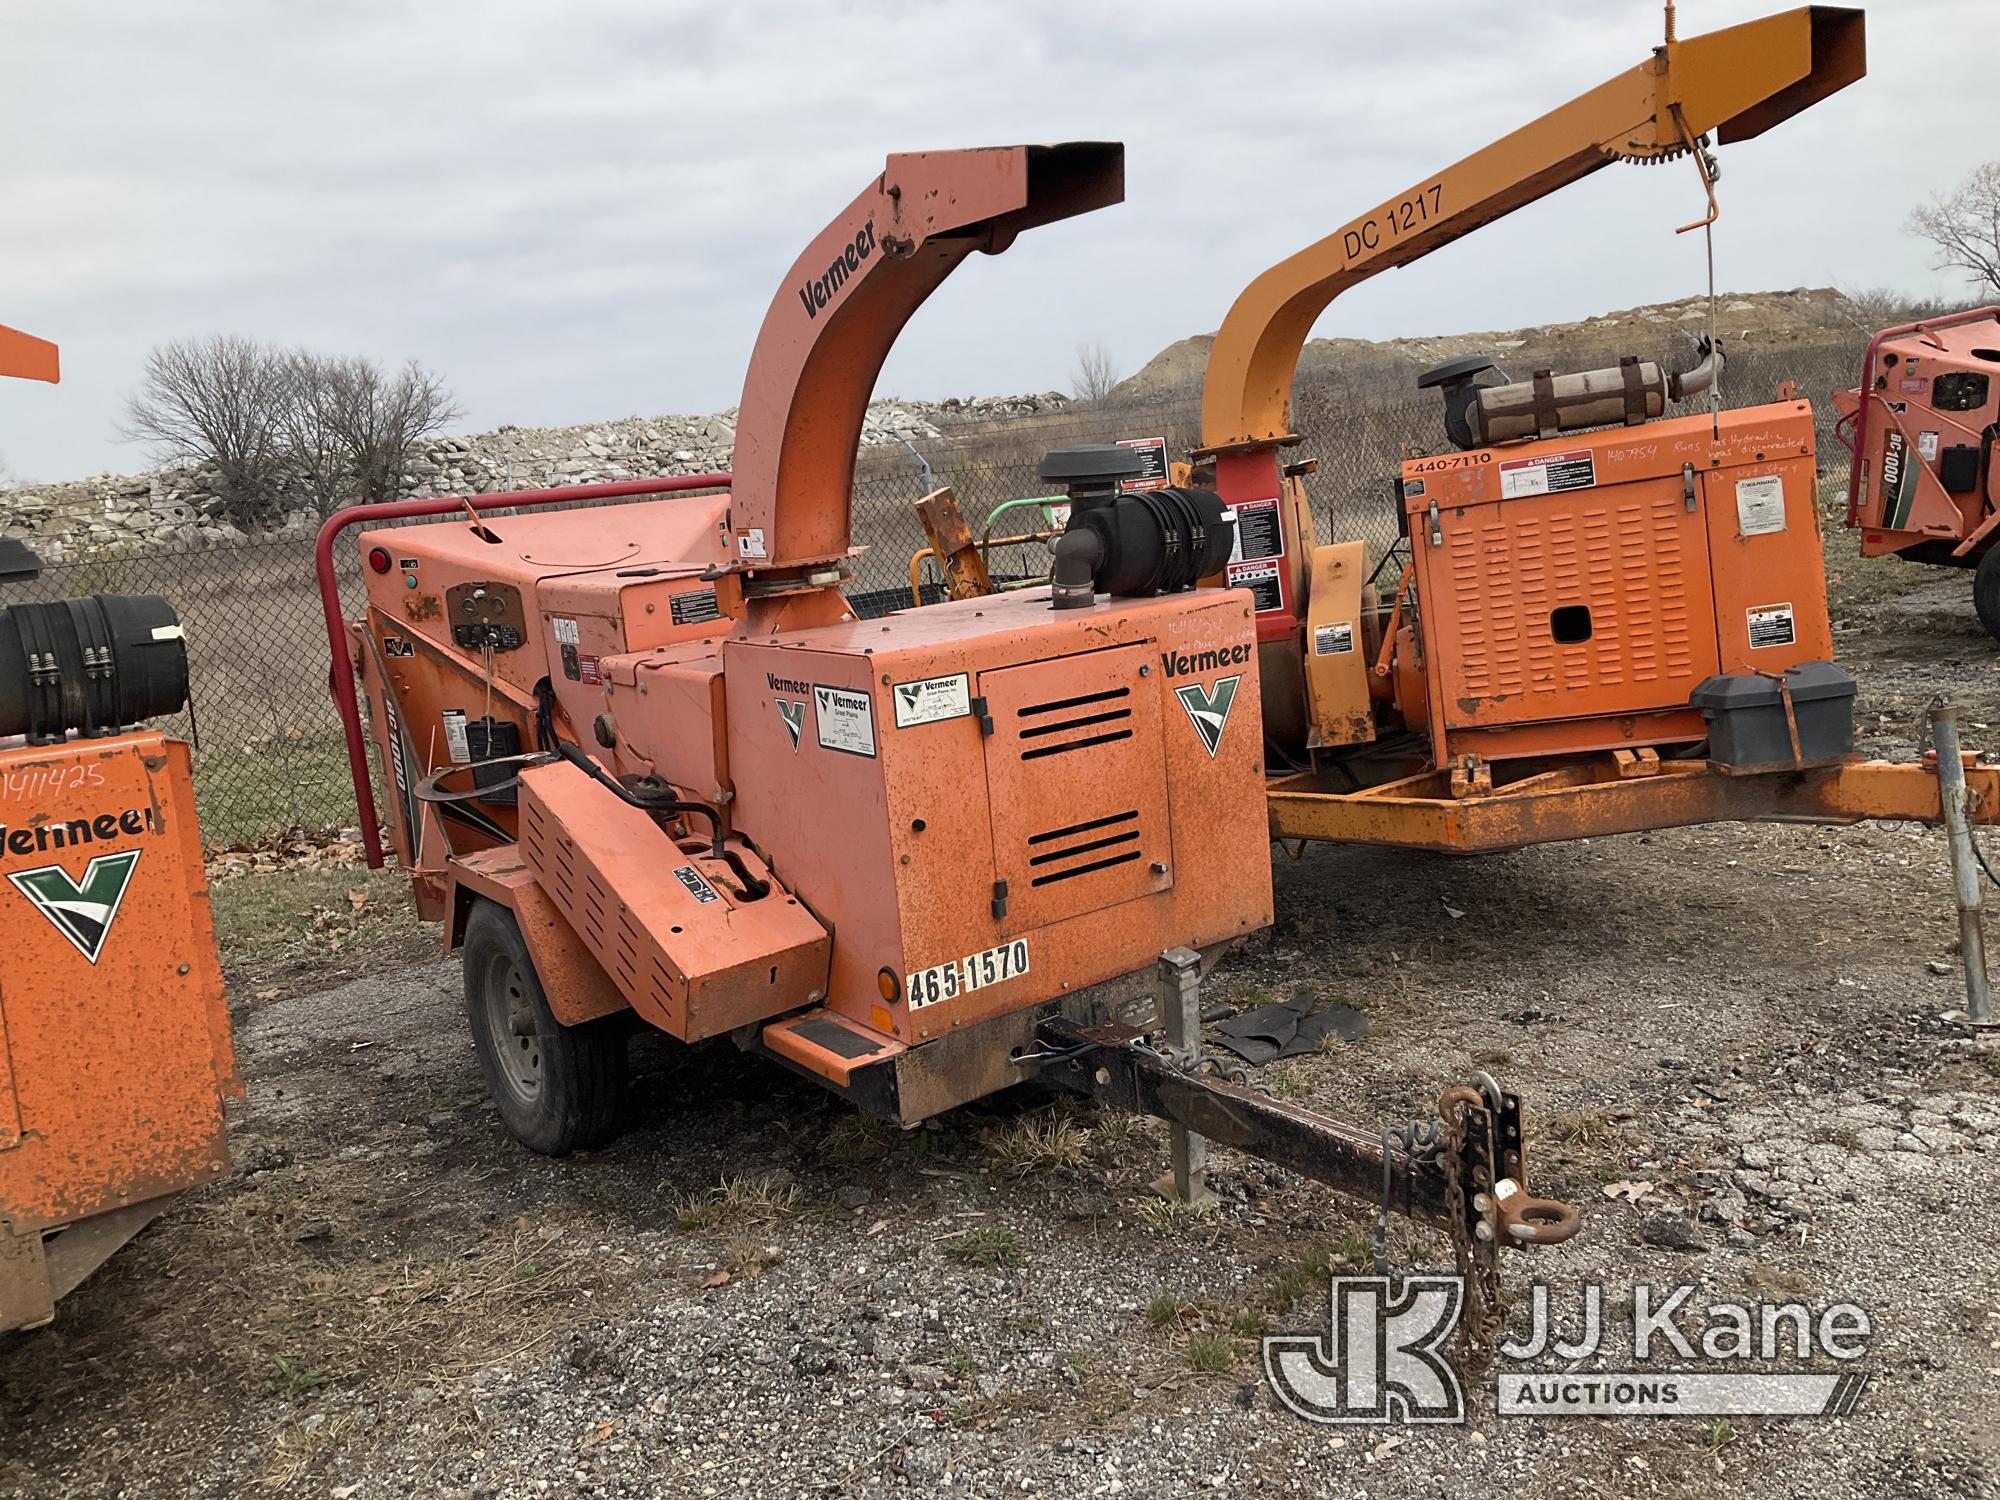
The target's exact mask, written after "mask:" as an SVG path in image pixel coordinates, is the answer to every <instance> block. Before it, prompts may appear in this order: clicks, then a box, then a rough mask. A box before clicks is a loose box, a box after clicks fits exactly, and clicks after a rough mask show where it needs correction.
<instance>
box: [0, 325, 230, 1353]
mask: <svg viewBox="0 0 2000 1500" xmlns="http://www.w3.org/2000/svg"><path fill="white" fill-rule="evenodd" d="M57 374H58V369H57V357H56V349H55V346H54V345H53V344H49V343H46V342H44V341H42V340H40V339H35V338H32V337H30V336H29V335H26V334H21V333H16V332H15V331H14V330H12V329H7V328H0V375H18V376H23V377H25V378H29V379H36V380H48V381H54V380H55V379H56V378H57ZM38 571H39V564H38V563H37V562H36V560H35V558H34V555H33V554H32V553H31V552H29V551H28V549H27V548H26V547H24V546H22V545H21V543H19V542H18V541H0V588H4V586H5V585H7V584H12V583H19V582H24V581H26V580H28V579H31V578H33V577H34V576H35V575H36V573H37V572H38ZM186 700H187V652H186V646H185V644H184V642H183V641H182V638H181V627H180V622H179V620H178V619H177V618H176V616H175V614H174V610H173V607H172V606H171V605H169V604H168V603H167V601H166V600H164V599H161V598H158V597H155V596H150V595H148V596H138V597H117V596H111V595H103V594H96V595H92V596H90V597H89V598H83V599H66V600H62V601H60V602H57V603H52V604H22V603H17V604H11V605H8V606H7V607H6V608H4V609H0V876H4V877H5V885H4V887H0V894H4V898H5V899H6V900H7V901H9V902H11V903H13V904H12V905H11V906H10V907H9V909H8V916H7V939H8V941H7V957H6V960H5V962H4V963H0V1330H5V1329H13V1328H27V1327H33V1326H35V1325H37V1324H40V1323H45V1322H47V1321H48V1320H49V1319H50V1318H51V1317H53V1316H54V1313H55V1301H56V1299H57V1298H59V1297H61V1296H63V1295H64V1294H65V1293H67V1292H68V1291H69V1290H71V1288H73V1287H75V1286H76V1285H77V1284H78V1283H79V1282H80V1281H82V1280H83V1278H84V1277H85V1276H87V1275H88V1274H89V1273H90V1272H91V1271H93V1270H94V1269H96V1268H97V1267H98V1266H99V1265H101V1264H102V1263H103V1262H104V1260H105V1259H106V1258H108V1257H109V1256H110V1255H111V1254H112V1252H113V1251H115V1250H116V1249H117V1248H118V1247H119V1246H120V1245H122V1244H124V1243H125V1242H126V1241H127V1240H129V1239H130V1238H131V1237H132V1236H133V1235H135V1234H137V1233H138V1232H139V1230H140V1229H142V1228H144V1227H145V1225H146V1224H147V1222H148V1221H150V1220H151V1219H152V1218H154V1217H155V1216H156V1215H157V1214H159V1212H160V1211H161V1209H162V1208H163V1207H164V1206H165V1203H166V1200H167V1198H168V1197H169V1196H170V1195H171V1194H173V1193H175V1192H177V1191H179V1190H180V1189H182V1188H186V1187H191V1186H193V1185H194V1184H196V1183H200V1182H206V1181H208V1180H209V1179H211V1178H213V1177H217V1176H220V1175H221V1174H222V1172H223V1171H224V1170H226V1168H227V1166H228V1146H227V1142H226V1140H225V1138H224V1134H223V1100H224V1098H225V1097H228V1096H232V1095H240V1094H241V1092H242V1091H241V1088H240V1086H239V1085H238V1083H237V1081H236V1069H235V1060H234V1054H233V1050H232V1048H231V1044H230V1035H229V1011H228V1007H227V1005H226V1003H225V1001H224V999H223V992H222V971H221V967H220V965H219V963H218V962H217V959H216V951H215V934H214V929H213V926H212V924H211V922H210V920H209V910H208V888H207V884H206V882H205V881H204V878H203V874H202V861H201V840H200V837H199V834H198V832H197V830H196V827H195V815H194V781H193V777H192V774H191V771H190V764H189V758H188V747H187V746H186V745H185V744H183V743H182V742H180V741H178V740H174V739H169V738H168V737H167V736H165V735H164V734H161V733H159V732H158V731H155V730H151V729H144V728H134V727H133V726H135V725H138V724H140V723H141V721H143V720H146V719H151V718H157V717H160V716H162V715H165V714H171V713H175V712H177V711H179V709H180V708H181V707H182V706H183V705H184V703H185V702H186Z"/></svg>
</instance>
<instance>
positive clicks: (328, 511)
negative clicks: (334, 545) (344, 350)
mask: <svg viewBox="0 0 2000 1500" xmlns="http://www.w3.org/2000/svg"><path fill="white" fill-rule="evenodd" d="M342 363H344V362H343V361H341V360H338V359H329V358H327V357H326V356H325V355H320V354H313V353H310V352H308V351H306V350H304V349H295V350H293V351H292V352H291V353H289V354H287V355H286V356H285V361H284V399H283V400H282V401H281V402H280V403H279V405H278V411H277V419H278V425H279V428H280V430H281V432H282V434H283V437H284V443H285V454H286V457H287V458H288V459H289V460H290V464H291V467H292V470H293V472H294V473H295V474H296V475H297V476H298V478H299V480H300V481H301V482H302V483H303V484H304V485H305V487H306V493H307V494H308V495H310V496H311V498H312V503H313V509H314V510H315V511H317V512H318V513H319V516H320V519H322V520H324V519H325V518H326V517H328V516H330V515H332V514H333V513H334V512H335V511H337V510H339V509H340V507H341V506H342V505H344V504H345V503H347V502H348V501H349V500H351V499H353V498H354V477H353V474H354V465H353V463H352V461H351V460H350V459H349V457H348V453H347V447H346V444H345V443H344V442H343V440H342V438H341V435H340V432H339V431H338V430H337V427H336V424H335V419H334V403H333V402H332V401H331V400H329V399H328V394H329V391H330V390H331V388H332V387H333V385H334V384H335V383H336V380H337V375H338V370H339V367H340V366H341V364H342Z"/></svg>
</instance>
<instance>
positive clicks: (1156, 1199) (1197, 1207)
mask: <svg viewBox="0 0 2000 1500" xmlns="http://www.w3.org/2000/svg"><path fill="white" fill-rule="evenodd" d="M1214 1212H1215V1205H1214V1204H1213V1203H1210V1202H1201V1203H1183V1202H1182V1201H1181V1200H1180V1199H1178V1198H1166V1197H1162V1196H1160V1195H1159V1194H1157V1193H1156V1194H1154V1195H1152V1196H1150V1197H1146V1198H1141V1199H1140V1200H1139V1202H1138V1204H1137V1206H1136V1207H1135V1208H1134V1209H1133V1213H1134V1214H1136V1215H1137V1216H1138V1220H1139V1222H1140V1223H1141V1224H1143V1225H1145V1226H1146V1228H1148V1229H1150V1230H1151V1231H1152V1232H1153V1233H1154V1234H1179V1233H1181V1232H1182V1231H1184V1230H1187V1229H1192V1228H1194V1227H1195V1226H1197V1225H1199V1224H1202V1223H1204V1222H1206V1221H1207V1220H1208V1218H1209V1217H1210V1216H1211V1215H1213V1214H1214Z"/></svg>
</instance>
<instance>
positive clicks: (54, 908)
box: [7, 849, 140, 963]
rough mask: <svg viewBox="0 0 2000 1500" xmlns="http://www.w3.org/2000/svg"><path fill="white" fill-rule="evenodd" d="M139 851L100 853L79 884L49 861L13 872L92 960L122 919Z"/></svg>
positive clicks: (25, 892)
mask: <svg viewBox="0 0 2000 1500" xmlns="http://www.w3.org/2000/svg"><path fill="white" fill-rule="evenodd" d="M139 853H140V851H139V850H137V849H127V850H125V851H123V852H122V853H119V854H100V855H98V856H97V857H96V858H95V859H93V860H92V861H91V862H90V864H89V866H88V868H86V869H85V870H84V872H83V881H82V883H81V884H78V883H77V882H76V881H74V880H71V879H70V878H69V872H68V871H67V870H65V869H63V867H62V866H61V865H43V866H42V867H41V868H40V869H39V870H22V871H20V872H19V873H17V874H9V875H8V877H7V878H8V879H9V880H11V881H12V882H13V883H14V889H16V890H17V891H19V892H20V893H21V894H22V895H24V896H26V897H27V898H28V900H30V901H31V902H33V903H34V907H35V910H36V911H38V912H40V913H41V914H42V915H43V916H45V917H47V918H48V919H49V920H50V921H51V922H53V923H54V924H55V929H56V931H57V932H60V933H61V934H62V935H63V936H64V937H66V938H68V939H69V941H70V945H71V946H72V947H74V948H75V949H76V951H77V952H79V953H81V954H82V955H83V956H84V957H85V958H87V959H89V960H90V961H91V962H92V963H96V962H97V955H98V954H99V953H100V952H102V951H103V949H104V939H105V937H106V936H107V935H108V934H109V933H110V931H111V924H112V923H113V922H114V921H116V920H117V917H118V906H119V903H120V902H122V901H123V900H124V899H125V888H126V886H128V885H130V884H131V883H132V870H133V867H134V866H136V865H137V864H138V863H139Z"/></svg>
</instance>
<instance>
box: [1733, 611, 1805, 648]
mask: <svg viewBox="0 0 2000 1500" xmlns="http://www.w3.org/2000/svg"><path fill="white" fill-rule="evenodd" d="M1745 613H1746V614H1747V615H1748V616H1749V621H1750V649H1751V650H1752V651H1756V650H1758V649H1760V648H1762V647H1764V646H1789V645H1791V644H1792V643H1793V642H1795V641H1796V640H1798V638H1799V633H1798V629H1797V627H1796V625H1795V624H1794V623H1793V616H1792V607H1791V605H1789V604H1753V605H1752V606H1751V607H1750V608H1749V609H1748V610H1747V611H1746V612H1745Z"/></svg>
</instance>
